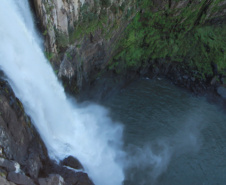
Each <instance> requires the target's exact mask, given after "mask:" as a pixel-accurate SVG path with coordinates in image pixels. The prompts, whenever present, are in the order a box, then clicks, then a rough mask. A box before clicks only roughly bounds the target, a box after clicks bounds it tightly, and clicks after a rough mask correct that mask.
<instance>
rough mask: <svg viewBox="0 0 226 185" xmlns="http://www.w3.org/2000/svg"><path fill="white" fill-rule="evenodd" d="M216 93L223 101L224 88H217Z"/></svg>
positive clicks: (224, 95)
mask: <svg viewBox="0 0 226 185" xmlns="http://www.w3.org/2000/svg"><path fill="white" fill-rule="evenodd" d="M217 93H218V94H219V95H220V96H221V97H222V98H224V99H226V88H225V87H222V86H221V87H218V88H217Z"/></svg>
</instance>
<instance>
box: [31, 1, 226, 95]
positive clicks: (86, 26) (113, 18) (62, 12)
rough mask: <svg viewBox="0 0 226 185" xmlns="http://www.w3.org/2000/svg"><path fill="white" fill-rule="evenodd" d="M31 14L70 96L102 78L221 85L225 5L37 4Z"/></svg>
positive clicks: (224, 58) (225, 63) (224, 66)
mask: <svg viewBox="0 0 226 185" xmlns="http://www.w3.org/2000/svg"><path fill="white" fill-rule="evenodd" d="M34 7H35V12H36V15H37V17H38V19H39V23H40V25H41V27H42V33H43V36H44V38H45V46H46V56H47V58H49V60H50V61H51V63H52V65H53V67H54V68H55V71H56V73H57V74H58V75H59V77H61V78H62V80H63V82H64V85H65V88H66V89H69V90H70V91H71V92H72V93H77V92H78V91H80V90H81V89H82V87H84V84H86V85H85V86H88V85H90V84H92V83H95V82H96V79H98V78H99V77H100V76H104V75H103V74H106V73H108V74H109V73H111V74H120V75H123V76H124V79H127V78H131V74H132V76H134V75H136V74H138V75H144V74H147V73H149V74H150V76H151V77H152V76H156V75H166V74H171V75H172V74H173V77H172V78H174V79H175V80H176V83H177V84H181V85H182V86H183V85H184V84H186V85H185V86H189V88H190V89H191V87H192V85H187V84H193V82H194V81H195V84H197V82H198V83H199V82H201V83H202V86H203V85H204V86H205V88H207V86H209V85H211V84H217V86H219V85H220V84H224V83H225V82H224V76H225V74H226V72H225V69H226V54H225V50H226V45H225V37H226V31H225V30H226V27H225V20H226V19H225V15H226V1H225V0H202V1H198V0H192V1H187V0H160V1H159V0H158V1H157V0H153V1H149V0H132V1H131V0H130V1H129V0H118V1H110V0H84V1H78V0H67V1H65V0H35V1H34ZM175 72H178V73H177V74H175ZM127 74H129V75H127ZM128 76H129V77H128ZM183 76H188V79H187V78H183ZM199 87H201V86H200V85H199ZM205 88H204V89H205ZM193 89H195V88H193ZM196 90H197V89H196ZM197 91H198V90H197Z"/></svg>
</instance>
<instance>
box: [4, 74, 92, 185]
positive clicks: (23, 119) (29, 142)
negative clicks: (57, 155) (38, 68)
mask: <svg viewBox="0 0 226 185" xmlns="http://www.w3.org/2000/svg"><path fill="white" fill-rule="evenodd" d="M69 160H70V164H69V163H68V161H69ZM65 166H69V167H70V168H71V169H72V168H74V169H82V166H81V164H80V163H79V161H78V160H76V159H74V158H73V157H69V158H67V159H65V160H64V161H63V162H62V163H61V164H57V163H56V162H54V161H51V160H50V159H49V157H48V154H47V150H46V147H45V145H44V143H43V141H42V140H41V138H40V137H39V134H38V133H37V131H36V129H35V128H34V127H33V125H32V121H31V120H30V118H29V116H27V115H26V113H25V112H24V108H23V105H22V104H21V102H20V101H19V100H18V99H17V98H16V97H15V95H14V93H13V91H12V89H11V88H10V86H9V84H8V83H7V81H5V80H3V79H2V78H1V79H0V184H1V185H14V184H20V185H34V184H40V185H50V184H59V185H69V184H70V185H71V184H84V185H93V183H92V182H91V181H90V179H89V178H88V176H87V174H86V173H83V172H79V173H75V171H74V170H71V169H68V168H66V167H65Z"/></svg>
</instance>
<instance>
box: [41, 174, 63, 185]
mask: <svg viewBox="0 0 226 185" xmlns="http://www.w3.org/2000/svg"><path fill="white" fill-rule="evenodd" d="M38 182H39V184H40V185H65V182H64V179H63V177H61V176H60V175H58V174H51V175H49V177H48V178H39V179H38Z"/></svg>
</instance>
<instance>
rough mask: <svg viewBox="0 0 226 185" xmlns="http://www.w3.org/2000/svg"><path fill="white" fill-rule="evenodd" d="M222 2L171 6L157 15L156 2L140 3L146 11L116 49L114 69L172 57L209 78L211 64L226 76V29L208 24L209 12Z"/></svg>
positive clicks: (134, 22)
mask: <svg viewBox="0 0 226 185" xmlns="http://www.w3.org/2000/svg"><path fill="white" fill-rule="evenodd" d="M219 2H220V1H219V0H218V1H214V3H212V4H211V3H209V1H201V2H198V1H196V2H193V3H191V4H188V5H186V6H185V7H184V8H178V9H175V8H174V9H171V8H170V7H168V5H167V7H165V8H164V9H163V8H161V10H158V11H156V12H155V13H153V9H154V8H156V7H154V6H155V5H154V4H153V2H152V1H149V0H137V6H139V7H140V10H142V11H139V12H138V13H137V14H136V15H135V17H134V18H133V20H132V22H131V23H130V24H129V26H128V27H127V29H126V30H125V32H124V35H123V36H122V37H121V41H120V42H119V43H118V44H117V46H116V47H115V55H114V58H113V60H112V61H111V65H110V69H113V68H114V69H116V71H118V72H120V71H121V70H123V69H127V68H132V69H138V68H139V67H141V66H145V65H146V64H147V63H148V62H149V61H153V60H154V59H161V58H170V61H174V62H184V63H185V62H186V65H187V66H190V68H192V69H195V70H198V71H201V72H203V73H204V74H206V75H212V69H211V63H216V64H217V66H218V70H219V72H221V73H225V71H224V70H225V69H226V26H225V25H211V26H210V25H207V24H204V22H205V19H206V12H205V9H206V8H208V7H209V6H210V4H211V5H212V6H215V5H217V4H218V3H219ZM215 7H217V6H215ZM219 8H220V7H219ZM216 10H217V8H213V10H212V12H214V11H216Z"/></svg>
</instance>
